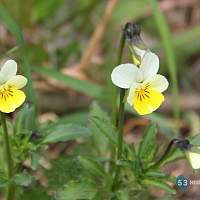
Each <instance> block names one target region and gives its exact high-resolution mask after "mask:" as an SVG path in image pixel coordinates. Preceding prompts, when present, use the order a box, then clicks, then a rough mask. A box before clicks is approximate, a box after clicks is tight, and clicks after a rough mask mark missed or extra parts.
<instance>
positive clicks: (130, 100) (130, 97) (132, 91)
mask: <svg viewBox="0 0 200 200" xmlns="http://www.w3.org/2000/svg"><path fill="white" fill-rule="evenodd" d="M138 85H139V84H137V83H135V84H132V86H131V88H130V90H129V93H128V97H127V103H128V104H130V105H131V106H132V105H133V99H134V96H135V90H136V88H137V86H138Z"/></svg>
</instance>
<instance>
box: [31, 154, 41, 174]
mask: <svg viewBox="0 0 200 200" xmlns="http://www.w3.org/2000/svg"><path fill="white" fill-rule="evenodd" d="M39 160H40V155H39V154H37V153H35V152H31V168H32V170H36V169H37V168H38V166H39Z"/></svg>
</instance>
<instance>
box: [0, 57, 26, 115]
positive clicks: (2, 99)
mask: <svg viewBox="0 0 200 200" xmlns="http://www.w3.org/2000/svg"><path fill="white" fill-rule="evenodd" d="M16 73H17V63H16V62H15V61H14V60H8V61H6V62H5V64H4V65H3V66H2V68H1V70H0V111H1V112H4V113H10V112H13V111H14V110H15V109H16V108H18V107H19V106H21V105H22V104H23V102H24V101H25V98H26V95H25V94H24V92H23V91H21V90H20V89H21V88H23V87H24V86H25V85H26V83H27V79H26V78H25V77H24V76H22V75H16Z"/></svg>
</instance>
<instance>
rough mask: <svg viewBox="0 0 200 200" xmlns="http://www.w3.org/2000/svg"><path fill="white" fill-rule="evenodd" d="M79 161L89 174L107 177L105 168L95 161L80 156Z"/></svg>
mask: <svg viewBox="0 0 200 200" xmlns="http://www.w3.org/2000/svg"><path fill="white" fill-rule="evenodd" d="M79 161H80V163H81V165H82V166H83V167H84V168H85V169H86V170H87V171H88V173H90V174H92V175H93V176H96V177H105V172H104V170H103V167H102V166H100V165H99V164H98V163H97V162H95V161H94V160H92V159H89V158H85V157H83V156H80V157H79Z"/></svg>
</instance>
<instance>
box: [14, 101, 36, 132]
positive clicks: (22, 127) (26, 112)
mask: <svg viewBox="0 0 200 200" xmlns="http://www.w3.org/2000/svg"><path fill="white" fill-rule="evenodd" d="M34 118H35V108H34V107H33V106H30V105H28V104H26V105H24V106H23V107H22V109H21V110H20V111H19V112H18V113H17V116H16V120H15V125H14V133H15V134H20V133H24V132H28V130H29V131H32V130H34V128H35V126H36V125H35V120H34Z"/></svg>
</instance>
